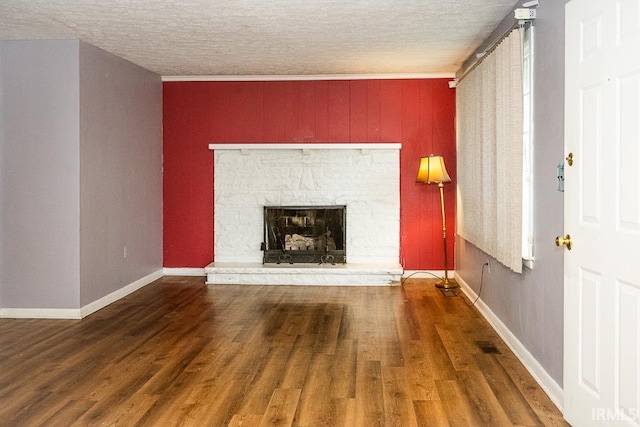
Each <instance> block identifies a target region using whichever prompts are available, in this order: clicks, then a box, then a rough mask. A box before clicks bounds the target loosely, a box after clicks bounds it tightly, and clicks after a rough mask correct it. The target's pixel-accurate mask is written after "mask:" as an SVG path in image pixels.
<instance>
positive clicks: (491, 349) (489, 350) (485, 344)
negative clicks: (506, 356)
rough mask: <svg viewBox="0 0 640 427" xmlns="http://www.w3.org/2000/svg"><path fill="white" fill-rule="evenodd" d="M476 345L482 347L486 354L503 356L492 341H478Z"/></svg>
mask: <svg viewBox="0 0 640 427" xmlns="http://www.w3.org/2000/svg"><path fill="white" fill-rule="evenodd" d="M476 345H477V346H478V347H480V350H482V352H483V353H484V354H501V353H500V351H499V350H498V349H497V348H496V346H495V344H494V343H492V342H491V341H476Z"/></svg>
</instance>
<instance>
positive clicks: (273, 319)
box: [0, 277, 566, 427]
mask: <svg viewBox="0 0 640 427" xmlns="http://www.w3.org/2000/svg"><path fill="white" fill-rule="evenodd" d="M433 283H434V282H433V281H431V280H424V279H409V280H408V281H406V282H405V283H404V285H403V286H402V287H307V286H298V287H292V286H236V285H223V286H219V285H216V286H206V285H204V280H203V278H199V277H198V278H189V277H164V278H162V279H160V280H158V281H156V282H154V283H152V284H150V285H148V286H146V287H144V288H143V289H141V290H139V291H138V292H136V293H134V294H132V295H130V296H128V297H127V298H124V299H122V300H120V301H118V302H116V303H114V304H112V305H110V306H108V307H106V308H104V309H102V310H100V311H98V312H96V313H94V314H93V315H91V316H89V317H87V318H85V319H83V320H80V321H77V320H23V319H0V425H3V426H37V425H43V426H70V425H78V426H89V425H91V426H93V425H122V426H132V425H145V426H156V425H157V426H173V425H185V426H225V425H231V426H268V425H271V426H288V425H293V426H323V425H327V426H334V425H335V426H367V427H368V426H431V425H433V426H447V425H451V426H476V425H478V426H480V425H487V426H507V425H519V426H538V425H566V424H565V423H564V421H563V420H562V415H561V414H560V413H559V411H558V410H557V409H556V408H555V406H554V405H553V404H552V403H551V401H550V400H549V398H548V397H547V395H546V394H545V393H544V392H543V391H542V390H541V389H540V387H539V386H538V385H537V384H536V383H535V381H534V380H533V379H532V378H531V376H530V375H529V374H528V373H527V372H526V370H525V369H524V368H523V367H522V365H521V364H520V363H519V362H518V361H517V359H516V358H515V356H513V354H512V353H511V352H510V351H509V350H508V348H507V347H506V346H505V344H504V343H503V342H502V341H501V340H500V338H499V337H498V336H497V334H496V333H495V332H494V331H493V330H492V329H491V327H490V326H489V325H488V324H487V323H486V322H485V321H484V320H483V319H482V317H481V316H480V315H479V314H478V313H477V311H476V310H475V309H474V308H471V307H469V306H468V304H469V302H468V301H467V300H466V299H463V298H462V297H460V296H453V297H445V296H444V295H443V294H442V293H441V292H439V291H438V290H436V289H435V287H434V285H433ZM477 341H490V342H492V343H494V344H495V347H496V348H497V350H498V351H499V352H500V354H485V353H484V352H483V351H481V349H480V347H479V346H478V345H476V342H477Z"/></svg>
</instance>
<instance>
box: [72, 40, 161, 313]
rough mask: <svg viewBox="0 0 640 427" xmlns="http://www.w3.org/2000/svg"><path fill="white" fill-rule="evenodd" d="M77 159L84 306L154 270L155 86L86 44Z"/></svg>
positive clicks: (154, 80)
mask: <svg viewBox="0 0 640 427" xmlns="http://www.w3.org/2000/svg"><path fill="white" fill-rule="evenodd" d="M80 159H81V163H80V226H81V229H80V230H81V231H80V249H81V251H80V282H81V293H80V303H81V305H82V306H84V305H86V304H88V303H90V302H92V301H94V300H96V299H98V298H100V297H102V296H104V295H105V294H108V293H110V292H113V291H115V290H117V289H119V288H121V287H122V286H124V285H127V284H129V283H131V282H133V281H135V280H137V279H139V278H140V277H143V276H145V275H147V274H149V273H152V272H155V271H157V270H159V269H160V268H161V266H162V81H161V78H160V77H159V76H157V75H155V74H153V73H151V72H149V71H146V70H144V69H142V68H140V67H138V66H137V65H134V64H132V63H130V62H128V61H125V60H123V59H121V58H118V57H116V56H114V55H111V54H110V53H107V52H105V51H103V50H100V49H98V48H96V47H94V46H92V45H89V44H86V43H81V44H80ZM125 247H126V250H127V256H126V258H125V257H124V248H125Z"/></svg>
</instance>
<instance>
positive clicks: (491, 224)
mask: <svg viewBox="0 0 640 427" xmlns="http://www.w3.org/2000/svg"><path fill="white" fill-rule="evenodd" d="M526 33H527V31H526V30H525V29H524V28H523V27H518V28H516V29H515V30H513V31H510V32H509V33H508V34H507V35H506V36H505V37H504V38H503V39H502V40H501V41H500V42H499V43H498V44H497V45H495V47H494V48H493V49H491V50H490V51H489V52H488V53H487V54H486V55H484V56H483V58H482V61H481V62H480V63H479V64H478V65H476V66H475V68H473V69H472V70H471V71H470V72H468V73H466V75H465V76H463V78H462V79H461V80H460V81H459V83H458V85H457V90H456V108H457V123H458V138H457V144H458V146H457V149H458V165H457V166H458V168H457V173H458V209H457V212H458V222H457V226H458V234H459V235H460V236H461V237H463V238H464V239H465V240H467V241H469V242H470V243H472V244H474V245H475V246H477V247H478V248H479V249H481V250H483V251H484V252H486V253H488V254H489V255H491V256H493V257H494V258H496V260H498V261H499V262H501V263H502V264H504V265H506V266H507V267H509V268H510V269H512V270H513V271H515V272H517V273H521V272H522V266H523V249H524V247H525V246H526V247H527V251H529V248H530V247H531V245H530V242H531V239H530V231H531V227H530V225H531V224H532V220H531V214H530V212H531V191H530V188H531V179H530V176H531V166H530V165H531V161H530V159H531V149H530V147H531V144H530V141H531V136H532V135H531V123H532V122H531V102H530V101H531V86H530V84H529V82H530V81H531V74H530V72H529V73H528V74H527V77H526V79H527V82H528V83H527V88H528V89H527V91H526V95H525V93H524V92H525V91H524V87H525V75H524V73H523V71H524V70H523V67H524V61H523V59H524V56H525V55H524V44H525V43H524V40H525V38H526V37H525V34H526ZM530 34H531V33H529V36H528V37H529V42H528V49H529V52H528V54H527V58H528V59H527V64H528V66H529V70H530V65H531V59H532V56H531V43H530V40H531V38H530ZM525 97H526V99H527V100H528V102H525ZM525 104H526V105H525ZM525 116H527V117H528V119H525ZM525 121H526V124H525ZM525 139H526V140H527V141H528V142H529V144H527V147H526V148H525V147H524V144H523V141H525ZM525 150H527V151H528V152H527V153H526V155H525V153H524V151H525ZM524 158H526V159H528V160H527V165H526V166H525V165H524V161H523V159H524ZM525 170H526V174H527V175H526V176H527V178H526V179H525ZM525 184H526V186H527V189H526V190H525ZM525 198H526V199H527V201H526V202H525V201H524V199H525ZM525 210H526V214H525ZM525 222H526V223H527V225H525V224H524V223H525ZM525 228H526V230H527V231H526V233H527V237H526V238H523V231H524V230H525ZM525 241H526V242H527V243H524V242H525ZM527 255H530V253H529V252H528V253H527Z"/></svg>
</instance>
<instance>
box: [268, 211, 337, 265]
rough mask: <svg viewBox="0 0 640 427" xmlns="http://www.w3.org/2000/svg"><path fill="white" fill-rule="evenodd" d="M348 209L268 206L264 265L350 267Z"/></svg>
mask: <svg viewBox="0 0 640 427" xmlns="http://www.w3.org/2000/svg"><path fill="white" fill-rule="evenodd" d="M346 208H347V207H346V206H344V205H337V206H265V208H264V242H263V245H262V248H263V254H264V255H263V264H267V263H276V264H280V263H289V264H295V263H316V264H325V263H328V264H336V263H340V264H344V263H346V253H345V240H346Z"/></svg>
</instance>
